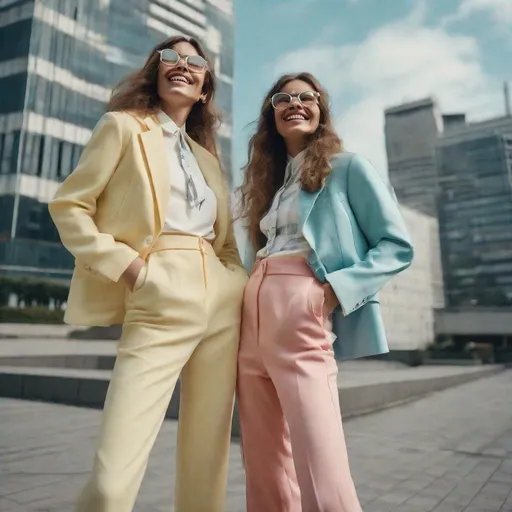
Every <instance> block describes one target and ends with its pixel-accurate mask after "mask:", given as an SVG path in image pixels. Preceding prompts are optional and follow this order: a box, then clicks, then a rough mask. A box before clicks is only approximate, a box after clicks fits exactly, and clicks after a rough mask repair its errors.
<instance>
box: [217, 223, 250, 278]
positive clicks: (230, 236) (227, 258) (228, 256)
mask: <svg viewBox="0 0 512 512" xmlns="http://www.w3.org/2000/svg"><path fill="white" fill-rule="evenodd" d="M219 259H220V261H221V262H222V264H223V265H224V266H225V267H227V268H228V269H230V270H232V271H234V272H237V273H240V274H243V275H244V276H245V277H247V273H246V271H245V269H244V266H243V264H242V260H241V259H240V254H239V252H238V246H237V243H236V239H235V232H234V229H233V221H232V219H231V217H229V227H228V233H227V235H226V241H225V242H224V245H223V246H222V249H221V250H220V253H219Z"/></svg>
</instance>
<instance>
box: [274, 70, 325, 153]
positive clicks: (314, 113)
mask: <svg viewBox="0 0 512 512" xmlns="http://www.w3.org/2000/svg"><path fill="white" fill-rule="evenodd" d="M280 92H282V93H287V94H289V95H290V96H292V101H291V102H289V103H286V101H285V102H283V103H281V102H279V98H277V99H278V104H276V102H274V120H275V123H276V129H277V131H278V133H279V134H280V135H281V137H283V139H284V140H285V143H286V145H287V147H288V148H290V147H292V146H295V147H297V146H299V147H302V146H303V145H304V143H305V141H306V138H307V137H308V136H309V135H311V134H313V133H315V132H316V130H317V128H318V124H319V122H320V107H319V105H318V99H317V93H316V91H315V89H314V87H312V86H311V84H309V83H307V82H304V81H303V80H291V81H290V82H288V83H287V84H285V85H284V86H283V87H282V88H281V89H280ZM301 93H302V94H301ZM307 93H312V94H311V95H310V94H307ZM299 94H300V95H301V99H302V103H301V102H300V101H299V99H298V97H297V96H298V95H299ZM283 98H285V97H283ZM288 99H289V98H288ZM294 152H296V151H294ZM292 156H295V155H292Z"/></svg>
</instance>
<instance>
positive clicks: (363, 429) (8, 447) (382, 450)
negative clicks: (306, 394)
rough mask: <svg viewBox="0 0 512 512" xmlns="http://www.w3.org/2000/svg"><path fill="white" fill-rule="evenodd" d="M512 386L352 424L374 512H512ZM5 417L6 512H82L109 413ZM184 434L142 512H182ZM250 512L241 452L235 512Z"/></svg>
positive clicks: (234, 470) (492, 382)
mask: <svg viewBox="0 0 512 512" xmlns="http://www.w3.org/2000/svg"><path fill="white" fill-rule="evenodd" d="M511 386H512V372H505V373H502V374H499V375H497V376H493V377H490V378H487V379H482V380H479V381H476V382H472V383H469V384H465V385H463V386H459V387H457V388H453V389H450V390H447V391H443V392H441V393H436V394H433V395H431V396H429V397H427V398H425V399H423V400H420V401H418V402H415V403H409V404H407V405H404V406H401V407H398V408H395V409H390V410H386V411H382V412H379V413H375V414H371V415H368V416H363V417H359V418H356V419H352V420H349V421H347V422H345V434H346V437H347V444H348V449H349V454H350V460H351V465H352V469H353V475H354V479H355V482H356V486H357V488H358V492H359V495H360V498H361V502H362V503H363V508H364V512H512V393H510V389H512V387H511ZM0 411H1V412H0V416H1V419H0V511H1V512H72V511H73V503H74V500H75V499H76V496H77V494H78V492H79V490H80V488H81V487H82V485H83V484H84V483H85V480H86V479H87V476H88V473H89V471H90V468H91V465H92V459H93V450H94V444H95V439H96V436H97V433H98V426H99V421H100V417H101V412H100V411H98V410H92V409H80V408H76V407H68V406H64V405H52V404H43V403H35V402H25V401H19V400H11V399H3V400H0ZM176 431H177V424H176V423H175V422H173V421H166V422H165V423H164V426H163V428H162V431H161V433H160V435H159V437H158V440H157V444H156V447H155V449H154V450H153V453H152V455H151V458H150V461H149V466H148V471H147V473H146V477H145V479H144V482H143V485H142V489H141V493H140V496H139V499H138V501H137V504H136V508H135V512H164V511H165V512H170V510H172V496H173V483H174V472H175V464H174V457H175V454H176ZM462 448H463V449H462ZM244 511H245V485H244V473H243V465H242V462H241V459H240V447H239V445H238V444H237V443H233V444H232V447H231V464H230V472H229V482H228V490H227V505H226V512H244Z"/></svg>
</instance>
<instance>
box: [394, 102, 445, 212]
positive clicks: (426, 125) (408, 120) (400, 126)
mask: <svg viewBox="0 0 512 512" xmlns="http://www.w3.org/2000/svg"><path fill="white" fill-rule="evenodd" d="M442 124H443V121H442V116H441V114H440V112H439V109H438V107H437V104H436V102H435V100H433V99H432V98H426V99H422V100H418V101H414V102H412V103H406V104H403V105H399V106H395V107H392V108H388V109H387V110H386V111H385V136H386V151H387V156H388V174H389V180H390V182H391V184H392V185H393V187H394V189H395V192H396V195H397V198H398V200H399V201H400V203H401V204H403V205H405V206H408V207H409V208H412V209H414V210H418V211H420V212H422V213H425V214H427V215H431V216H436V186H437V178H436V164H435V145H436V141H437V137H438V136H439V133H440V132H441V131H442Z"/></svg>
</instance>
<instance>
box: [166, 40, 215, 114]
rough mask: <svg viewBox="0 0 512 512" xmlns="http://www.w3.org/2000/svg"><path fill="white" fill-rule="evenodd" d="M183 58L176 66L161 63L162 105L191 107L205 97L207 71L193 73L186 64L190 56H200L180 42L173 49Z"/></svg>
mask: <svg viewBox="0 0 512 512" xmlns="http://www.w3.org/2000/svg"><path fill="white" fill-rule="evenodd" d="M172 49H173V50H175V51H176V52H177V53H178V54H179V55H180V56H181V57H182V58H181V59H180V60H179V62H178V63H177V64H176V65H169V64H166V63H165V62H160V64H159V66H158V96H159V97H160V100H161V101H162V103H164V104H167V105H169V106H171V107H189V108H192V106H193V105H194V104H195V103H197V102H198V101H199V100H200V99H201V98H202V97H203V98H204V95H203V86H204V80H205V75H206V73H207V71H206V70H203V71H201V72H199V73H192V72H191V71H190V69H189V67H188V66H187V64H186V63H185V58H186V57H187V56H188V55H199V53H198V51H197V50H196V49H195V48H194V46H192V45H191V44H190V43H187V42H184V41H183V42H179V43H177V44H175V45H174V46H173V47H172Z"/></svg>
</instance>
